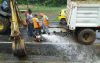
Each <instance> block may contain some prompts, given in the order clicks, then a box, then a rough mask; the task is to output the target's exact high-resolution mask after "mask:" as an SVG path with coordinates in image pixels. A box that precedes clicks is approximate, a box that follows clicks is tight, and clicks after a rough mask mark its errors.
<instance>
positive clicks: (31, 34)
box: [28, 23, 33, 37]
mask: <svg viewBox="0 0 100 63" xmlns="http://www.w3.org/2000/svg"><path fill="white" fill-rule="evenodd" d="M28 35H29V36H31V37H32V36H33V25H32V24H31V23H29V24H28Z"/></svg>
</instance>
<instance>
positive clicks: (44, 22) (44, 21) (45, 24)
mask: <svg viewBox="0 0 100 63" xmlns="http://www.w3.org/2000/svg"><path fill="white" fill-rule="evenodd" d="M39 15H40V16H41V17H42V28H43V32H46V33H48V34H50V32H49V30H48V27H49V23H48V17H47V16H46V15H45V14H44V13H40V14H39Z"/></svg>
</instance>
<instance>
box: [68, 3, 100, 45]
mask: <svg viewBox="0 0 100 63" xmlns="http://www.w3.org/2000/svg"><path fill="white" fill-rule="evenodd" d="M66 13H67V20H66V21H67V26H68V29H69V30H70V31H74V35H75V37H76V38H77V40H78V42H80V43H83V44H87V45H89V44H92V43H93V42H94V41H95V40H96V30H100V4H86V3H85V4H78V3H76V2H71V3H70V4H69V5H67V12H66Z"/></svg>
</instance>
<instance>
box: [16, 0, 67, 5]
mask: <svg viewBox="0 0 100 63" xmlns="http://www.w3.org/2000/svg"><path fill="white" fill-rule="evenodd" d="M17 2H18V4H39V5H43V6H63V5H66V4H67V0H17Z"/></svg>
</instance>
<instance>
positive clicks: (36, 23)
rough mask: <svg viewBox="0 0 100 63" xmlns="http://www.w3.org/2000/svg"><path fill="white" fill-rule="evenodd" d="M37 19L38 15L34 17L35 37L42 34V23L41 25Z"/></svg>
mask: <svg viewBox="0 0 100 63" xmlns="http://www.w3.org/2000/svg"><path fill="white" fill-rule="evenodd" d="M37 17H38V15H37V14H35V15H34V17H33V27H34V32H33V34H34V35H35V36H36V35H38V34H40V23H39V19H38V18H37Z"/></svg>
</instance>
